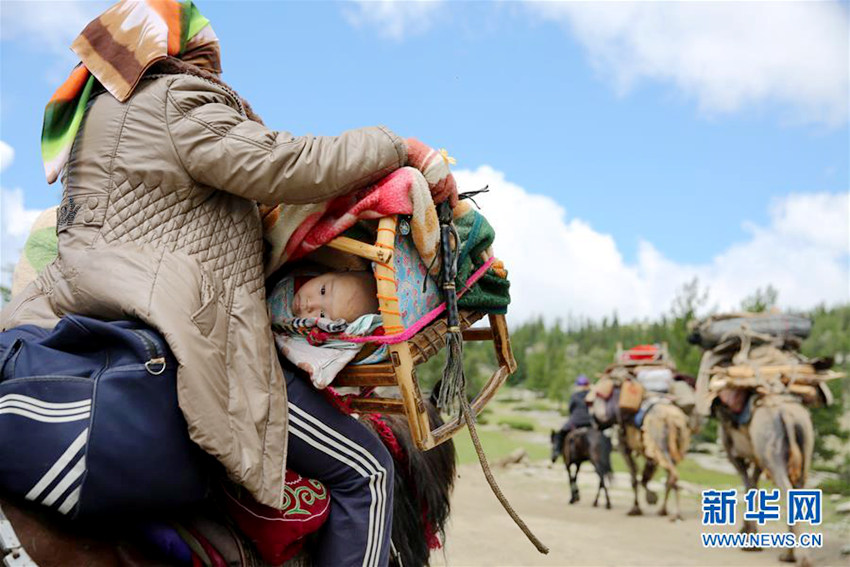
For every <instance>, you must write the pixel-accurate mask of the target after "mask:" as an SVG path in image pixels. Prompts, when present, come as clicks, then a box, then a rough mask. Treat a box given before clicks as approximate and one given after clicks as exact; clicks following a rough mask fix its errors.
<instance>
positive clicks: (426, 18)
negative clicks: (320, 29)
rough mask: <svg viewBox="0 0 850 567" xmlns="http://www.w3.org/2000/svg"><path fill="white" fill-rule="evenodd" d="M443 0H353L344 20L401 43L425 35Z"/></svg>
mask: <svg viewBox="0 0 850 567" xmlns="http://www.w3.org/2000/svg"><path fill="white" fill-rule="evenodd" d="M442 4H443V2H442V0H412V1H410V0H408V1H402V0H398V1H397V0H356V1H355V2H353V3H352V4H351V5H350V6H349V7H348V9H347V10H345V12H344V14H345V18H346V19H347V20H348V22H349V23H350V24H351V25H353V26H355V27H363V26H371V27H373V28H375V29H376V30H377V32H378V35H379V36H381V37H385V38H389V39H393V40H396V41H401V40H402V39H404V38H405V37H408V36H410V35H417V34H421V33H424V32H425V31H427V30H428V29H429V28H430V27H431V24H432V22H433V19H434V17H435V16H436V15H437V13H438V12H439V10H440V8H441V7H442Z"/></svg>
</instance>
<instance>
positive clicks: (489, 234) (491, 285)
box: [454, 209, 511, 314]
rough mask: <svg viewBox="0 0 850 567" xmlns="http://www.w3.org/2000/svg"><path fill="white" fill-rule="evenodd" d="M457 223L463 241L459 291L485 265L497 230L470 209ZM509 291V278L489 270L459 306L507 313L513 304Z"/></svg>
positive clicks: (458, 264) (479, 214) (458, 275)
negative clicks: (486, 256) (485, 258)
mask: <svg viewBox="0 0 850 567" xmlns="http://www.w3.org/2000/svg"><path fill="white" fill-rule="evenodd" d="M454 224H455V228H456V229H457V233H458V237H459V239H460V242H461V250H460V256H459V257H458V263H457V285H458V289H460V288H461V287H462V286H463V285H464V283H465V282H466V280H468V279H469V277H470V276H472V274H473V272H475V270H477V269H478V268H480V267H481V266H482V264H484V260H483V259H482V258H481V253H482V252H484V251H485V250H487V248H489V247H490V246H491V245H492V244H493V239H494V238H495V237H496V231H495V230H493V227H492V226H490V223H489V222H487V219H485V218H484V216H483V215H482V214H481V213H479V212H478V211H477V210H475V209H470V210H469V212H468V213H466V214H465V215H463V216H462V217H459V218H456V219H454ZM509 288H510V282H508V280H507V278H501V277H499V276H498V275H496V273H495V272H494V270H493V269H492V268H490V269H488V270H487V272H486V273H485V274H484V275H483V276H481V279H479V280H478V281H477V282H476V283H475V285H474V286H472V288H471V289H470V290H469V291H467V292H466V293H465V294H464V295H463V297H461V298H459V299H458V302H457V303H458V307H460V308H461V309H471V310H475V311H484V312H486V313H493V314H504V313H505V312H507V310H508V304H509V303H510V302H511V296H510V293H509Z"/></svg>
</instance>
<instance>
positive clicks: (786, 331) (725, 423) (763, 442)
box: [688, 313, 844, 565]
mask: <svg viewBox="0 0 850 567" xmlns="http://www.w3.org/2000/svg"><path fill="white" fill-rule="evenodd" d="M691 331H692V332H691V335H690V336H689V337H688V340H689V341H690V342H691V343H693V344H698V345H700V346H702V347H703V348H704V349H705V352H703V357H702V361H701V363H700V369H699V374H698V376H697V403H696V410H697V412H696V415H698V416H700V417H707V416H709V415H711V416H713V417H715V418H716V419H717V421H718V424H719V428H718V429H719V434H720V440H721V442H722V444H723V448H724V450H725V452H726V456H727V457H728V459H729V462H730V463H732V465H733V466H734V467H735V469H736V470H737V472H738V474H739V476H740V477H741V480H742V481H743V485H744V489H745V490H746V491H749V490H753V489H757V488H758V486H759V480H760V478H761V475H762V473H765V474H766V475H767V476H768V477H769V478H770V480H771V481H772V482H773V484H774V485H775V486H776V487H777V488H779V490H780V491H781V492H782V493H784V494H787V493H788V491H789V490H791V489H800V488H803V487H804V486H806V482H807V480H808V474H809V471H810V470H811V464H812V454H813V452H814V436H815V431H814V427H813V426H812V419H811V416H810V415H809V411H808V408H810V407H820V406H824V405H829V404H830V403H832V394H831V392H830V390H829V388H828V387H827V382H828V381H830V380H834V379H837V378H842V377H844V374H843V373H841V372H835V371H832V370H830V367H831V366H832V359H831V358H816V359H809V358H806V357H805V356H803V354H801V353H800V346H801V343H802V341H803V340H804V339H805V338H806V337H808V336H809V333H810V332H811V321H810V320H809V319H808V318H806V317H801V316H796V315H783V314H779V313H769V314H768V313H764V314H757V313H744V314H731V315H715V316H712V317H709V318H708V319H706V320H704V321H701V322H697V323H695V324H694V325H693V328H692V329H691ZM788 529H789V531H790V532H792V533H794V534H797V532H798V531H799V526H798V525H790V524H789V527H788ZM742 531H743V532H745V533H756V532H757V526H756V523H755V522H754V521H753V520H747V519H746V517H745V518H744V522H743V526H742ZM781 559H782V560H783V561H789V562H791V561H795V560H796V561H797V562H798V564H800V565H809V564H810V562H809V559H808V552H807V551H806V549H805V548H800V549H797V550H795V549H794V548H788V549H786V550H785V551H784V552H783V553H782V556H781Z"/></svg>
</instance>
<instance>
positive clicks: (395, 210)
mask: <svg viewBox="0 0 850 567" xmlns="http://www.w3.org/2000/svg"><path fill="white" fill-rule="evenodd" d="M260 213H261V215H262V217H263V231H264V237H265V240H266V243H267V246H268V248H267V249H268V250H269V254H268V256H267V261H266V275H270V274H272V273H273V272H274V271H276V270H277V269H278V268H280V267H281V266H282V265H283V264H284V263H286V262H290V261H293V260H298V259H299V258H303V257H304V256H305V255H307V254H309V253H310V252H312V251H314V250H316V249H317V248H320V247H321V246H324V245H325V244H327V243H328V242H330V241H331V240H333V239H334V238H336V237H337V236H339V235H340V234H342V233H343V232H344V231H346V230H348V229H349V228H351V227H352V226H354V224H355V223H356V222H357V221H359V220H368V219H379V218H381V217H385V216H388V215H393V214H400V215H411V222H410V225H411V236H412V237H413V242H414V245H415V246H416V249H417V250H418V252H419V255H420V256H421V257H422V261H423V262H424V263H425V265H426V266H433V268H432V270H431V271H432V274H436V273H438V272H439V268H440V266H439V262H438V261H434V259H435V257H436V256H438V251H439V242H440V228H439V223H438V220H437V210H436V207H435V206H434V202H433V200H432V199H431V192H430V191H429V189H428V183H427V182H426V181H425V178H424V177H423V176H422V174H421V173H420V172H419V171H418V170H417V169H414V168H412V167H403V168H401V169H398V170H396V171H394V172H393V173H391V174H389V175H388V176H386V177H385V178H384V179H382V180H381V181H379V182H378V183H376V184H375V185H373V186H371V187H367V188H365V189H362V190H360V191H357V192H355V193H351V194H348V195H342V196H340V197H337V198H335V199H331V200H329V201H325V202H323V203H315V204H310V205H277V206H275V207H266V206H264V207H261V208H260Z"/></svg>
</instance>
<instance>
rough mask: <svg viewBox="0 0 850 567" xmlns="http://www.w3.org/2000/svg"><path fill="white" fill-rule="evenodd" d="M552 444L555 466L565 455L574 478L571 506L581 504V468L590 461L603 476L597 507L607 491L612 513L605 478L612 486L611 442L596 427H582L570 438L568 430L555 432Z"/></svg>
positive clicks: (607, 504) (609, 507)
mask: <svg viewBox="0 0 850 567" xmlns="http://www.w3.org/2000/svg"><path fill="white" fill-rule="evenodd" d="M565 437H566V438H565ZM551 441H552V462H553V463H554V462H555V461H557V460H558V457H559V456H562V457H563V458H564V464H565V465H566V467H567V476H568V477H569V479H570V504H575V503H576V502H578V501H579V493H578V483H577V479H578V471H579V468H580V467H581V464H582V463H583V462H585V461H590V462H591V463H592V464H593V468H594V469H595V470H596V474H597V475H599V487H598V488H597V489H596V498H595V499H594V500H593V507H594V508H595V507H596V506H597V505H598V504H599V494H600V493H601V492H602V491H605V508H607V509H609V510H610V509H611V499H610V498H609V497H608V486H607V485H606V484H605V479H606V478H607V479H608V484H610V483H611V476H612V470H611V440H610V439H608V437H606V436H605V435H604V434H603V433H602V432H601V431H599V430H598V429H596V428H594V427H579V428H578V429H574V430H572V431H570V432H569V434H566V435H565V432H564V431H557V432H556V431H552V435H551ZM572 466H575V470H573V469H572V468H571V467H572Z"/></svg>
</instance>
